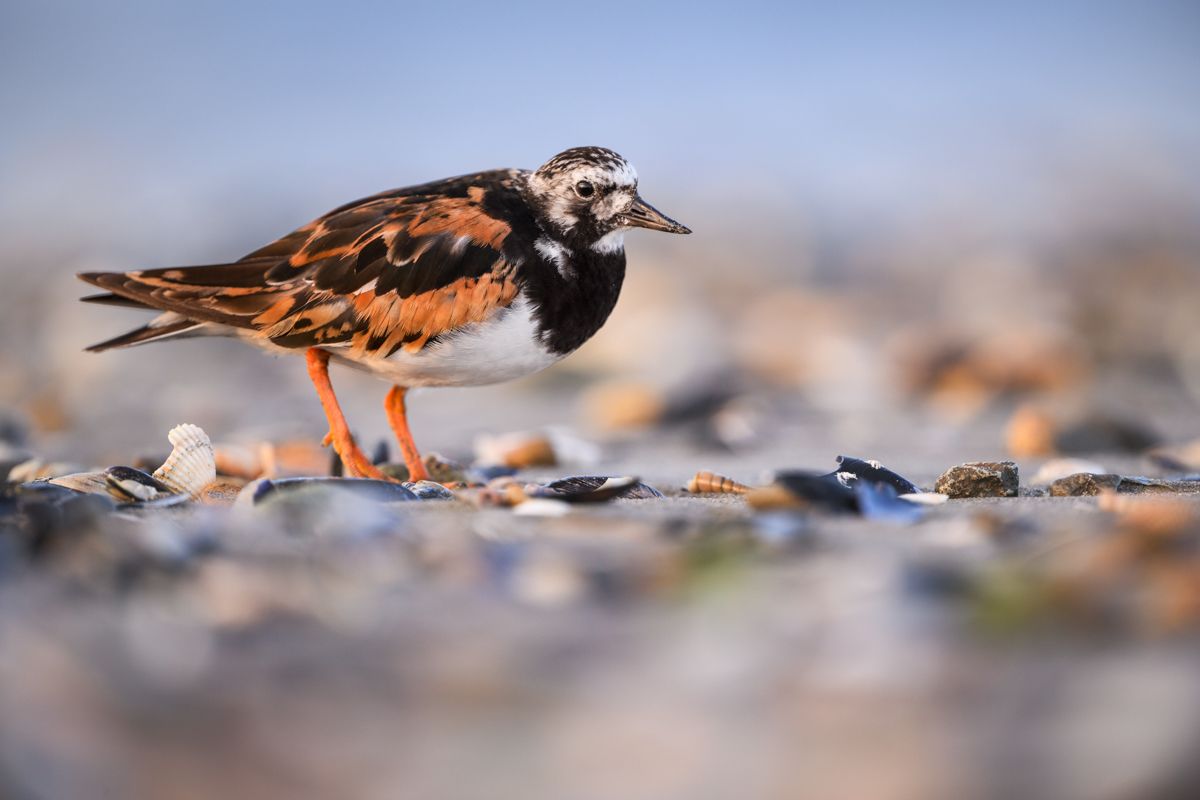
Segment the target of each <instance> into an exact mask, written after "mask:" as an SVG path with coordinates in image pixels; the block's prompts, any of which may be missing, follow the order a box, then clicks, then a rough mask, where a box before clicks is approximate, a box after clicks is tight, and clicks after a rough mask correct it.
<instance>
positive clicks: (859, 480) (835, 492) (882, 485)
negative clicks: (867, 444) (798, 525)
mask: <svg viewBox="0 0 1200 800" xmlns="http://www.w3.org/2000/svg"><path fill="white" fill-rule="evenodd" d="M775 484H776V485H778V486H782V487H783V488H784V489H786V490H787V491H788V492H789V493H791V494H792V495H793V496H794V497H796V498H797V499H798V500H801V501H803V502H804V503H805V504H808V505H812V506H815V507H817V508H821V509H825V510H827V511H837V512H851V513H853V512H858V513H860V514H862V515H863V516H866V517H872V518H875V519H894V520H897V521H911V520H915V519H917V518H918V517H920V516H921V515H922V514H923V513H924V509H923V508H922V507H921V506H920V505H919V504H917V503H911V502H909V501H907V500H903V499H901V498H900V497H898V495H901V494H913V493H916V492H918V491H920V490H919V489H918V488H917V487H916V485H915V484H914V483H913V482H912V481H910V480H908V479H907V478H905V477H903V476H901V475H898V474H897V473H895V472H892V471H891V470H890V469H887V468H886V467H884V466H883V465H881V464H879V463H878V462H871V461H866V460H864V459H860V458H850V457H849V456H838V468H837V469H836V470H834V471H833V472H830V473H827V474H821V473H817V472H803V471H799V470H797V471H789V472H779V473H776V474H775Z"/></svg>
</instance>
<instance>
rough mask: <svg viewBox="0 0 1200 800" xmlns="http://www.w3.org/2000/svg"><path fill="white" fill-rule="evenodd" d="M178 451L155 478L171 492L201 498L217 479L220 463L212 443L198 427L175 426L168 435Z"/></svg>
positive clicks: (168, 458) (175, 451)
mask: <svg viewBox="0 0 1200 800" xmlns="http://www.w3.org/2000/svg"><path fill="white" fill-rule="evenodd" d="M167 441H169V442H170V443H171V444H172V445H173V446H174V448H175V449H173V450H172V451H171V455H169V456H167V460H166V461H164V462H163V465H162V466H161V467H159V468H158V469H156V470H154V477H155V478H158V479H159V480H160V481H162V482H163V483H164V484H166V485H167V486H169V487H170V488H171V489H172V491H175V492H179V493H180V494H189V495H191V496H192V497H198V496H199V495H200V493H201V492H203V491H204V487H205V486H208V485H209V484H210V483H212V482H213V481H214V480H216V479H217V461H216V456H215V455H214V453H213V446H212V441H211V440H209V438H208V434H207V433H205V432H204V431H203V429H201V428H200V426H198V425H190V424H187V423H185V424H183V425H176V426H175V427H174V428H172V429H171V430H170V432H169V433H167Z"/></svg>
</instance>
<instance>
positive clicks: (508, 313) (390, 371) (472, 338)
mask: <svg viewBox="0 0 1200 800" xmlns="http://www.w3.org/2000/svg"><path fill="white" fill-rule="evenodd" d="M326 349H328V350H329V352H330V353H332V354H333V356H334V358H337V359H338V360H340V361H344V362H346V363H352V364H353V365H354V366H356V367H358V368H360V369H366V370H369V371H370V372H373V373H375V374H376V375H378V376H379V377H381V378H385V379H386V380H389V381H391V382H392V383H396V384H399V385H401V386H481V385H483V384H488V383H500V382H501V381H510V380H513V379H515V378H520V377H522V376H525V375H529V374H531V373H534V372H538V371H539V370H543V369H545V368H546V367H548V366H550V365H551V364H553V363H554V362H556V361H558V360H559V359H561V358H562V356H560V355H558V354H556V353H551V352H550V351H548V350H547V349H546V348H545V346H544V345H542V343H541V340H540V339H539V337H538V335H537V323H536V322H535V321H534V319H533V311H532V309H531V308H530V305H529V301H528V300H526V299H525V297H523V296H521V297H518V298H517V299H516V300H515V301H514V302H513V304H512V305H511V306H509V307H508V308H507V309H505V310H502V311H500V312H499V313H497V315H496V316H495V317H493V318H492V319H490V320H488V321H487V322H479V323H472V324H470V325H466V326H464V327H462V328H460V329H459V330H457V331H455V332H454V333H451V334H447V335H446V336H444V337H442V338H441V339H439V340H438V341H437V342H435V343H433V344H431V345H428V346H426V347H424V348H422V349H421V350H420V351H419V352H416V353H408V352H405V351H404V350H397V351H396V352H395V353H393V354H392V355H391V356H389V357H388V358H366V359H362V360H357V359H356V360H355V361H353V362H350V361H348V360H347V359H344V358H342V357H341V356H340V354H339V353H338V348H337V347H329V348H326Z"/></svg>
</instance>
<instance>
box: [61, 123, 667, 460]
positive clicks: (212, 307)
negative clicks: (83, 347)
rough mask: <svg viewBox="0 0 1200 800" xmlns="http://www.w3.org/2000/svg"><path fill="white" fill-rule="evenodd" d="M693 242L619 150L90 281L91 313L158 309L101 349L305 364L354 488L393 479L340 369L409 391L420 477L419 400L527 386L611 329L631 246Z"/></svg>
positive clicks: (396, 402)
mask: <svg viewBox="0 0 1200 800" xmlns="http://www.w3.org/2000/svg"><path fill="white" fill-rule="evenodd" d="M634 228H645V229H649V230H653V231H664V232H667V233H674V234H687V233H691V231H690V230H689V229H688V228H687V227H686V226H684V225H682V224H680V223H679V222H676V221H675V220H673V219H671V218H670V217H668V216H666V215H665V214H663V213H662V212H660V211H658V210H657V209H655V208H654V207H653V206H652V205H650V204H649V203H647V202H646V201H645V200H643V199H642V197H641V195H640V194H639V193H638V175H637V172H636V170H635V169H634V168H633V166H632V165H631V164H630V163H629V162H628V161H627V160H626V159H625V158H624V157H622V156H621V155H620V154H618V153H616V152H615V151H613V150H609V149H607V148H604V147H574V148H571V149H569V150H565V151H563V152H561V153H559V154H557V155H555V156H554V157H553V158H551V159H550V160H549V161H547V162H546V163H544V164H542V165H541V166H540V167H538V168H537V169H535V170H523V169H497V170H489V171H485V172H477V173H473V174H468V175H461V176H458V177H454V178H447V179H444V180H439V181H433V182H430V183H423V184H420V185H416V186H409V187H405V188H401V189H393V190H391V191H385V192H381V193H379V194H375V195H371V196H370V197H366V198H363V199H361V200H355V201H354V202H351V203H347V204H346V205H343V206H339V207H338V208H335V209H333V210H332V211H330V212H329V213H327V214H325V215H323V216H321V217H318V218H317V219H315V220H313V221H312V222H309V223H308V224H306V225H304V226H302V227H300V228H297V229H296V230H294V231H292V232H291V233H288V234H287V235H285V236H283V237H281V238H279V239H276V240H275V241H273V242H271V243H270V244H267V245H265V246H263V247H261V248H259V249H257V250H255V251H253V252H251V253H249V254H248V255H246V256H244V257H242V258H240V259H238V260H237V261H233V262H229V263H220V264H211V265H205V266H188V267H169V268H161V269H143V270H135V271H130V272H84V273H79V275H78V277H79V278H80V279H81V280H83V281H86V282H87V283H89V284H92V285H94V286H97V287H99V288H101V289H103V290H104V292H103V293H102V294H93V295H90V296H87V297H83V298H81V299H82V300H83V301H84V302H90V303H99V304H105V305H115V306H123V307H133V308H139V309H148V310H155V311H158V312H159V313H158V315H157V316H155V317H154V318H153V319H152V320H150V321H149V322H148V323H147V324H146V325H143V326H142V327H140V328H137V329H135V330H132V331H129V332H128V333H125V334H122V335H120V336H117V337H115V338H112V339H108V340H107V341H103V342H100V343H98V344H94V345H92V346H91V347H88V348H87V350H89V351H93V352H100V351H104V350H111V349H115V348H124V347H130V346H133V345H141V344H146V343H149V342H159V341H166V340H174V339H182V338H188V337H195V336H228V337H236V338H238V339H240V340H242V341H244V342H248V343H250V344H253V345H256V346H258V347H261V348H264V349H266V350H268V351H271V352H273V353H277V354H278V353H288V354H303V355H304V357H305V359H306V362H307V368H308V375H309V377H310V379H311V380H312V383H313V385H314V387H315V388H316V392H317V397H318V399H319V400H320V403H321V406H322V408H323V410H324V412H325V417H326V420H327V422H328V425H329V432H328V434H327V435H326V437H325V440H324V442H325V444H329V445H332V446H333V448H334V450H335V451H336V453H337V455H338V457H339V458H340V459H341V461H342V464H343V465H344V471H345V474H346V475H348V476H350V477H356V478H374V479H385V476H384V475H383V473H382V472H381V471H380V470H379V468H378V467H377V466H375V465H374V464H372V462H371V460H370V459H369V458H367V457H366V455H365V454H364V453H363V452H362V450H361V449H360V448H359V447H358V445H357V443H356V442H355V439H354V436H353V435H352V433H351V429H350V427H349V425H348V423H347V421H346V418H345V416H344V415H343V413H342V410H341V407H340V405H339V403H338V400H337V396H336V394H335V393H334V390H333V385H332V383H331V381H330V377H329V364H330V362H331V361H333V362H335V363H339V364H345V365H349V366H351V367H355V368H358V369H360V370H365V371H367V372H369V373H371V374H373V375H375V376H376V377H378V378H381V379H383V380H385V381H387V382H389V383H391V384H392V387H391V389H390V390H389V391H388V393H387V396H386V398H385V400H384V408H385V412H386V415H387V419H388V422H389V424H390V426H391V428H392V430H393V432H394V433H395V436H396V439H397V442H398V444H399V447H400V452H401V454H402V456H403V459H404V464H405V466H406V467H407V470H408V479H409V480H413V481H417V480H427V479H428V478H429V473H428V470H427V468H426V466H425V464H424V462H423V460H422V458H421V455H420V451H419V450H418V448H417V446H416V443H415V442H414V440H413V436H412V432H411V431H410V429H409V425H408V415H407V405H406V396H407V393H408V391H409V390H410V389H411V388H414V387H424V386H480V385H486V384H492V383H498V382H501V381H507V380H512V379H515V378H519V377H522V376H525V375H528V374H531V373H534V372H537V371H539V370H542V369H544V368H546V367H549V366H550V365H551V364H554V363H556V362H557V361H559V360H560V359H562V358H564V357H565V356H567V355H569V354H570V353H572V352H574V351H575V350H577V349H578V348H579V347H580V346H581V345H582V344H583V343H584V342H586V341H587V340H588V339H590V338H591V337H592V335H593V334H595V333H596V332H597V331H598V330H599V329H600V327H601V326H602V325H603V324H604V322H605V321H606V320H607V319H608V317H609V314H610V313H611V312H612V310H613V308H614V306H615V305H616V302H617V297H618V295H619V294H620V291H621V284H622V282H623V280H624V277H625V234H626V233H627V232H628V231H630V230H631V229H634Z"/></svg>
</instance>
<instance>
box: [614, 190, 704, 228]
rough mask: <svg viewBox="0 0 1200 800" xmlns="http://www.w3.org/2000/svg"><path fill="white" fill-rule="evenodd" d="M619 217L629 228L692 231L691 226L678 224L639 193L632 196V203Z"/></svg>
mask: <svg viewBox="0 0 1200 800" xmlns="http://www.w3.org/2000/svg"><path fill="white" fill-rule="evenodd" d="M621 218H622V221H623V222H624V223H625V224H626V225H628V226H629V227H631V228H649V229H650V230H652V231H666V232H667V233H691V232H692V229H691V228H689V227H687V226H686V225H680V224H679V223H678V222H676V221H675V220H673V219H671V218H670V217H668V216H667V215H666V214H664V213H662V212H661V211H659V210H658V209H657V208H655V207H654V206H652V205H650V204H649V203H647V202H646V201H645V200H643V199H642V198H641V196H640V195H639V196H638V197H636V198H634V200H633V205H631V206H630V207H629V210H628V211H626V212H625V213H624V214H622V215H621Z"/></svg>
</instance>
